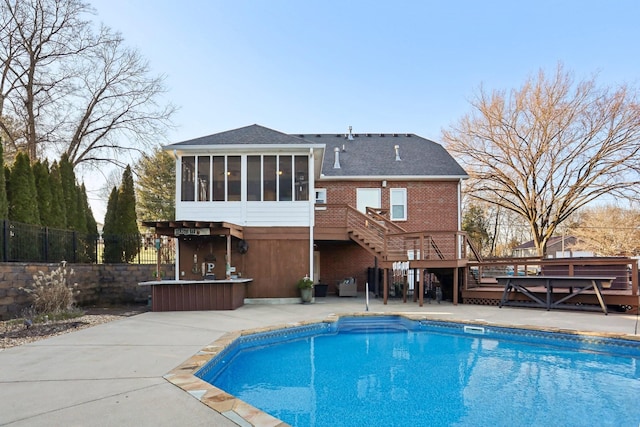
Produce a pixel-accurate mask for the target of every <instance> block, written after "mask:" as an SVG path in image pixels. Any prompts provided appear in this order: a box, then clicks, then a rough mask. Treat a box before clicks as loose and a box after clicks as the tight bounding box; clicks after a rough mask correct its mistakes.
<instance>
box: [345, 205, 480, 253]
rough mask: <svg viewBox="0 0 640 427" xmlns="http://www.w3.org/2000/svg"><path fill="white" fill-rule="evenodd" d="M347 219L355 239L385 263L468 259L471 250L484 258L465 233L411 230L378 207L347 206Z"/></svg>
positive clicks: (350, 232) (349, 229) (352, 237)
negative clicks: (467, 255) (388, 216)
mask: <svg viewBox="0 0 640 427" xmlns="http://www.w3.org/2000/svg"><path fill="white" fill-rule="evenodd" d="M346 222H347V232H348V234H349V237H350V238H351V240H353V241H354V242H356V243H357V244H358V245H360V246H361V247H362V248H364V249H365V250H367V251H368V252H369V253H371V254H372V255H374V256H376V257H378V259H379V260H380V261H383V262H384V261H388V262H393V261H417V260H435V261H445V260H454V259H460V258H463V257H464V258H466V250H467V249H469V250H470V251H471V254H472V255H473V257H474V258H475V259H476V260H477V261H480V262H481V260H482V258H481V257H480V254H479V252H478V251H477V250H476V249H475V248H474V247H473V245H472V244H471V242H469V240H468V239H467V237H466V234H465V233H462V232H429V231H423V232H408V231H406V230H405V229H404V228H402V227H401V226H400V225H398V224H397V223H395V222H392V221H390V220H389V219H388V218H387V217H386V216H384V215H383V214H382V212H381V211H380V210H378V209H372V208H367V212H366V214H363V213H362V212H360V211H358V210H357V209H355V208H353V207H351V206H347V212H346ZM457 245H460V246H461V250H457ZM410 254H411V256H410Z"/></svg>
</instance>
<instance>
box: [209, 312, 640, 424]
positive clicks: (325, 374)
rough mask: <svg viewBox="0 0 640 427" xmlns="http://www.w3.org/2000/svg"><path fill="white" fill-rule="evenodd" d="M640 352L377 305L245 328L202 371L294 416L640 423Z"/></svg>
mask: <svg viewBox="0 0 640 427" xmlns="http://www.w3.org/2000/svg"><path fill="white" fill-rule="evenodd" d="M272 358H273V359H272ZM639 361H640V347H639V345H638V343H637V342H635V341H631V340H625V339H619V338H603V337H595V336H588V335H579V334H572V333H549V332H544V331H532V330H523V329H514V328H504V327H494V326H487V325H471V324H462V323H452V322H443V321H431V320H419V321H415V320H410V319H406V318H403V317H399V316H368V317H344V318H341V319H339V320H338V321H336V322H319V323H313V324H308V325H302V326H299V327H293V328H286V329H282V330H274V331H267V332H262V333H257V334H250V335H245V336H239V337H236V338H235V339H233V340H230V341H229V345H226V346H225V347H224V349H223V350H222V351H220V352H219V353H218V354H217V355H216V356H215V357H214V358H213V359H211V360H210V361H209V363H207V364H205V365H204V366H202V367H201V368H200V369H199V370H198V371H197V372H196V375H197V376H198V377H199V378H202V379H203V380H205V381H207V382H210V383H212V384H213V385H215V386H216V387H218V388H220V389H222V390H225V391H226V392H228V393H230V394H232V395H234V396H235V397H236V398H238V399H241V400H242V401H244V402H247V403H249V404H250V405H253V406H255V407H257V408H259V409H261V410H263V411H265V412H268V413H269V414H271V415H273V416H275V417H277V418H279V419H281V420H283V421H285V422H287V423H289V424H291V425H294V426H317V427H320V426H328V425H331V426H335V425H342V426H349V425H354V426H355V425H358V426H360V425H372V426H373V425H385V426H394V425H403V426H404V425H458V426H465V425H473V426H482V425H493V426H496V425H514V424H517V425H532V426H535V425H545V426H546V425H557V424H558V423H561V424H562V425H567V426H570V425H576V426H577V425H637V424H638V422H639V421H640V409H639V408H638V405H637V404H636V399H635V397H636V396H638V393H639V392H640V364H639V363H638V362H639Z"/></svg>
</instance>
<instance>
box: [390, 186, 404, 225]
mask: <svg viewBox="0 0 640 427" xmlns="http://www.w3.org/2000/svg"><path fill="white" fill-rule="evenodd" d="M389 191H390V193H389V200H390V203H391V220H392V221H406V220H407V189H406V188H392V189H390V190H389Z"/></svg>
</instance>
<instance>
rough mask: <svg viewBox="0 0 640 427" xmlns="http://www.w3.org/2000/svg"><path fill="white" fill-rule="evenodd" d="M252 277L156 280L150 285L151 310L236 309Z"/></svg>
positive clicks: (240, 304) (242, 302)
mask: <svg viewBox="0 0 640 427" xmlns="http://www.w3.org/2000/svg"><path fill="white" fill-rule="evenodd" d="M252 280H253V279H248V278H241V279H240V278H239V279H224V280H211V279H203V280H156V281H151V282H143V283H140V285H149V286H151V310H152V311H197V310H235V309H236V308H238V307H242V306H243V305H244V299H245V296H246V291H247V284H248V283H250V282H251V281H252Z"/></svg>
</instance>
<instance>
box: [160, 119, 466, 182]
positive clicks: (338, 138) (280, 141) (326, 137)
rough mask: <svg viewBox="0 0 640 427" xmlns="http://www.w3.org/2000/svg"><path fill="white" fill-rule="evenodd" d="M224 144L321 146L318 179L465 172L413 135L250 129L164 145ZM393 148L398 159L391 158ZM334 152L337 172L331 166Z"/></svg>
mask: <svg viewBox="0 0 640 427" xmlns="http://www.w3.org/2000/svg"><path fill="white" fill-rule="evenodd" d="M225 145H235V146H238V145H242V146H245V147H246V146H249V145H265V146H266V145H268V146H277V145H301V146H305V147H312V148H317V147H323V148H324V159H323V161H322V172H321V173H322V175H321V179H345V178H347V179H349V178H350V179H358V178H360V179H390V178H393V177H396V178H397V179H425V178H432V179H433V178H438V179H466V178H468V175H467V173H466V172H465V171H464V169H462V167H461V166H460V165H459V164H458V162H456V161H455V159H454V158H453V157H452V156H451V155H450V154H449V153H448V152H447V150H445V149H444V147H442V145H440V144H438V143H436V142H433V141H431V140H428V139H425V138H422V137H420V136H417V135H415V134H396V133H391V134H389V133H387V134H380V133H354V134H352V135H351V137H349V134H292V135H289V134H285V133H282V132H278V131H276V130H273V129H269V128H266V127H263V126H260V125H251V126H246V127H243V128H239V129H234V130H230V131H226V132H221V133H216V134H213V135H208V136H203V137H201V138H195V139H191V140H188V141H183V142H178V143H175V144H171V145H168V146H166V147H165V149H167V150H171V149H184V148H189V149H196V148H198V147H204V146H225ZM396 146H397V152H398V155H399V158H400V160H396ZM335 148H338V149H339V150H340V151H339V153H338V160H339V164H340V168H334V164H335V160H336V159H335V152H334V149H335Z"/></svg>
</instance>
